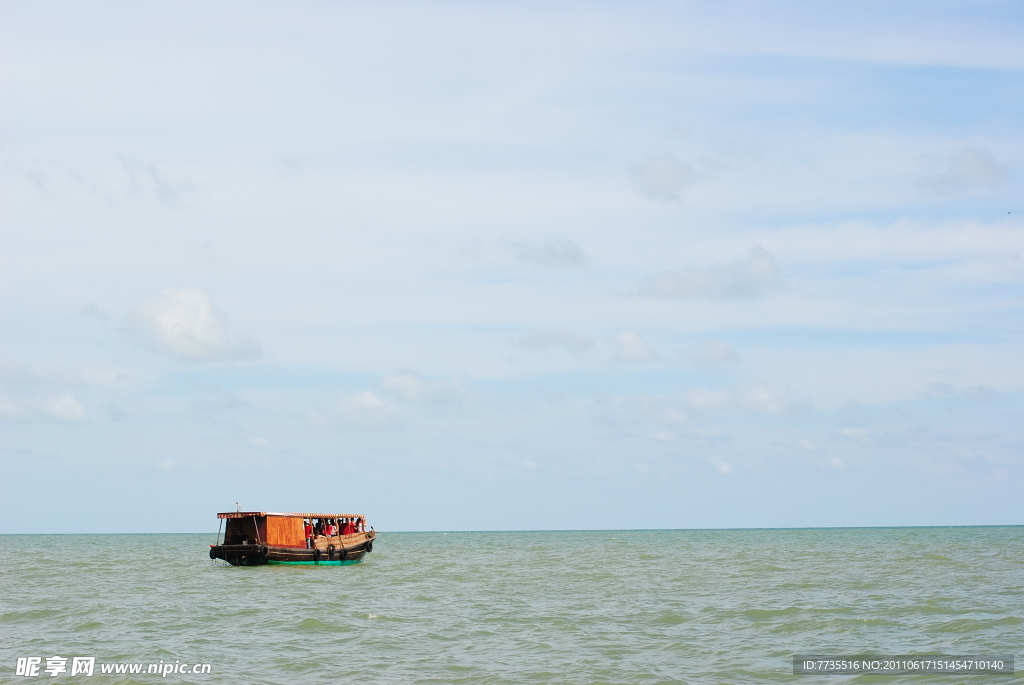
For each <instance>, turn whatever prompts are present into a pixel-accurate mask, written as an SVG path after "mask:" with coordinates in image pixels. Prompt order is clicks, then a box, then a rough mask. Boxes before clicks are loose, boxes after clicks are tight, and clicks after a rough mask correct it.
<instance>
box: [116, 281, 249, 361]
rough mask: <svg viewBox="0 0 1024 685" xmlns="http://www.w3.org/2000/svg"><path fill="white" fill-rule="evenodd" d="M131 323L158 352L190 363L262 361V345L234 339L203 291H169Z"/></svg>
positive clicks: (149, 302) (138, 312) (147, 303)
mask: <svg viewBox="0 0 1024 685" xmlns="http://www.w3.org/2000/svg"><path fill="white" fill-rule="evenodd" d="M131 322H132V324H133V325H134V326H135V328H136V329H137V330H138V331H140V332H142V333H143V334H144V335H145V336H146V337H147V338H148V340H149V342H150V343H151V344H153V345H154V346H155V347H157V348H158V349H160V350H162V351H164V352H167V353H168V354H171V355H173V356H175V357H178V358H179V359H184V360H186V361H194V362H201V361H215V360H225V359H242V358H252V357H259V356H260V355H261V354H262V350H261V349H260V346H259V344H258V343H257V342H256V341H255V340H253V339H251V338H249V337H248V336H244V335H243V336H231V335H230V334H229V333H228V329H227V323H226V322H225V320H224V317H223V316H222V315H220V314H219V313H217V312H216V311H215V310H214V307H213V303H212V301H211V300H210V297H209V296H208V295H207V294H206V293H204V292H203V291H202V290H200V289H199V288H179V289H175V288H167V289H165V290H163V291H162V292H161V293H160V295H158V296H157V297H154V298H151V299H149V300H146V301H145V302H143V303H142V304H140V305H139V307H138V308H137V309H136V310H135V312H134V313H133V314H132V315H131Z"/></svg>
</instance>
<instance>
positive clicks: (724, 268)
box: [646, 245, 782, 298]
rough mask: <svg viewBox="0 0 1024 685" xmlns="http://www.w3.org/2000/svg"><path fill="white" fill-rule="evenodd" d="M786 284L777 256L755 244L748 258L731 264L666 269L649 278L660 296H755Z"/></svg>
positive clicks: (650, 289) (648, 289) (652, 291)
mask: <svg viewBox="0 0 1024 685" xmlns="http://www.w3.org/2000/svg"><path fill="white" fill-rule="evenodd" d="M781 286H782V279H781V270H780V269H779V266H778V264H776V263H775V258H774V257H773V256H772V255H771V253H769V252H768V251H767V250H765V249H764V248H763V247H761V246H760V245H755V246H754V247H753V248H752V249H751V250H750V253H749V254H748V256H747V258H746V259H744V260H743V261H740V262H734V263H731V264H715V265H712V266H708V267H689V268H683V269H676V270H674V271H665V272H662V273H660V274H655V275H654V276H652V277H651V278H650V279H648V283H647V287H646V292H647V293H649V294H651V295H657V296H659V297H678V298H683V297H697V296H705V297H721V298H733V297H753V296H755V295H759V294H761V293H764V292H768V291H770V290H775V289H778V288H780V287H781Z"/></svg>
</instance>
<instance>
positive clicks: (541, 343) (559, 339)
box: [517, 327, 594, 354]
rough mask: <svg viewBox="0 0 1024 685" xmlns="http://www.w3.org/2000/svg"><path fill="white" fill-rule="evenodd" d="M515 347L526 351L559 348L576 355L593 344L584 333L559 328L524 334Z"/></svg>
mask: <svg viewBox="0 0 1024 685" xmlns="http://www.w3.org/2000/svg"><path fill="white" fill-rule="evenodd" d="M517 345H518V346H519V347H522V348H525V349H528V350H543V349H547V348H551V347H561V348H562V349H564V350H566V351H567V352H572V353H574V354H578V353H580V352H583V351H585V350H588V349H590V348H591V347H593V345H594V343H593V341H592V340H591V339H590V337H589V336H587V335H586V334H584V333H580V332H578V331H574V330H572V329H571V328H565V327H561V328H549V329H546V330H540V331H531V332H529V333H524V334H523V337H521V338H520V339H519V341H518V343H517Z"/></svg>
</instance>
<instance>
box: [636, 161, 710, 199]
mask: <svg viewBox="0 0 1024 685" xmlns="http://www.w3.org/2000/svg"><path fill="white" fill-rule="evenodd" d="M630 176H631V177H632V178H633V187H634V188H636V191H637V192H638V193H640V194H641V195H643V196H644V197H646V198H648V199H650V200H661V201H663V202H671V201H673V200H678V199H680V198H681V197H682V196H683V191H685V190H686V189H687V188H688V187H690V186H691V185H693V184H694V183H696V182H697V172H696V171H695V170H694V168H693V167H692V166H690V165H689V164H687V163H686V162H680V161H677V160H676V159H674V158H673V157H672V156H671V155H656V156H654V157H648V158H647V159H646V160H644V161H643V162H641V163H640V164H637V165H636V166H634V167H633V168H632V169H630Z"/></svg>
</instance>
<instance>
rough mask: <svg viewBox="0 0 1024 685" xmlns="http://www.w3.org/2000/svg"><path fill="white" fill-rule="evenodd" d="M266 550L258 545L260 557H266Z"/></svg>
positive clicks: (264, 546) (263, 546)
mask: <svg viewBox="0 0 1024 685" xmlns="http://www.w3.org/2000/svg"><path fill="white" fill-rule="evenodd" d="M268 551H269V550H268V548H267V546H266V545H260V556H263V557H265V556H267V552H268Z"/></svg>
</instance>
